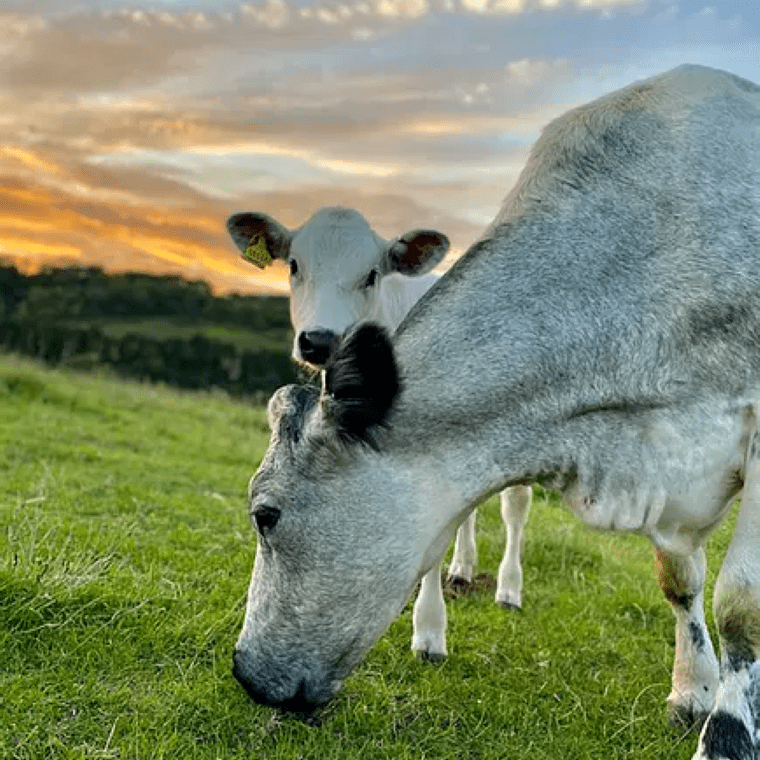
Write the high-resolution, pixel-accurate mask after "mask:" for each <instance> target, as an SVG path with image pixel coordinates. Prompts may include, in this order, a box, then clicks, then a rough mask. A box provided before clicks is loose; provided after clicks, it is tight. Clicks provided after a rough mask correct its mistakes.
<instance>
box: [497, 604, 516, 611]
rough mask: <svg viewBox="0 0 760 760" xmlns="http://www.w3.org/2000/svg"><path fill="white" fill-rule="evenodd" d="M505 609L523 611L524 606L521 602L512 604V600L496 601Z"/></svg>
mask: <svg viewBox="0 0 760 760" xmlns="http://www.w3.org/2000/svg"><path fill="white" fill-rule="evenodd" d="M496 604H498V605H499V607H501V608H502V609H503V610H510V611H511V612H522V607H521V606H520V605H519V604H512V602H496Z"/></svg>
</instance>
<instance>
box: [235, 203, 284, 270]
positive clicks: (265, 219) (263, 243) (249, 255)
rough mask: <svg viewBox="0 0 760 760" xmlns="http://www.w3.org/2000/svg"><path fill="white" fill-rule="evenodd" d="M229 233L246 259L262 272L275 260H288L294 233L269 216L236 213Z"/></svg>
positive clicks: (248, 212) (257, 213)
mask: <svg viewBox="0 0 760 760" xmlns="http://www.w3.org/2000/svg"><path fill="white" fill-rule="evenodd" d="M227 232H229V233H230V237H231V238H232V239H233V241H234V242H235V245H236V246H237V247H238V249H239V250H240V253H241V254H242V256H243V258H244V259H245V260H246V261H250V262H251V263H252V264H255V265H256V266H257V267H259V268H260V269H263V268H264V267H265V266H267V264H271V263H272V262H273V261H274V260H275V259H287V257H288V251H289V250H290V241H291V238H292V234H291V232H290V230H289V229H288V228H287V227H283V226H282V225H281V224H280V223H279V222H278V221H276V220H274V219H272V217H271V216H268V215H267V214H262V213H259V212H256V213H253V212H250V211H246V212H243V213H242V214H233V215H232V216H231V217H230V218H229V219H228V220H227Z"/></svg>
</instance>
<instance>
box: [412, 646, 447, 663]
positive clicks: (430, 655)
mask: <svg viewBox="0 0 760 760" xmlns="http://www.w3.org/2000/svg"><path fill="white" fill-rule="evenodd" d="M414 656H415V658H416V659H418V660H419V661H420V662H431V663H433V665H438V664H439V663H441V662H443V661H444V660H445V659H446V655H445V654H440V653H439V652H425V651H424V650H422V649H415V650H414Z"/></svg>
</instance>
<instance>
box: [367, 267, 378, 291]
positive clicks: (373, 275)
mask: <svg viewBox="0 0 760 760" xmlns="http://www.w3.org/2000/svg"><path fill="white" fill-rule="evenodd" d="M377 276H378V274H377V269H373V270H372V271H371V272H370V273H369V274H368V275H367V279H366V280H365V281H364V287H365V288H371V287H373V286H374V285H376V284H377Z"/></svg>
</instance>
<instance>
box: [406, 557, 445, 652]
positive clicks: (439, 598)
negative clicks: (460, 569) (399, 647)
mask: <svg viewBox="0 0 760 760" xmlns="http://www.w3.org/2000/svg"><path fill="white" fill-rule="evenodd" d="M412 627H413V633H412V651H413V652H414V653H415V655H416V656H417V657H420V658H422V659H425V660H432V661H434V662H435V661H439V660H443V659H444V658H445V657H446V605H445V604H444V601H443V588H442V586H441V566H440V564H439V565H436V566H435V567H434V568H433V569H432V570H430V571H429V572H428V573H427V574H426V575H425V576H423V578H422V583H421V584H420V591H419V593H418V594H417V600H416V601H415V603H414V610H413V612H412Z"/></svg>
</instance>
